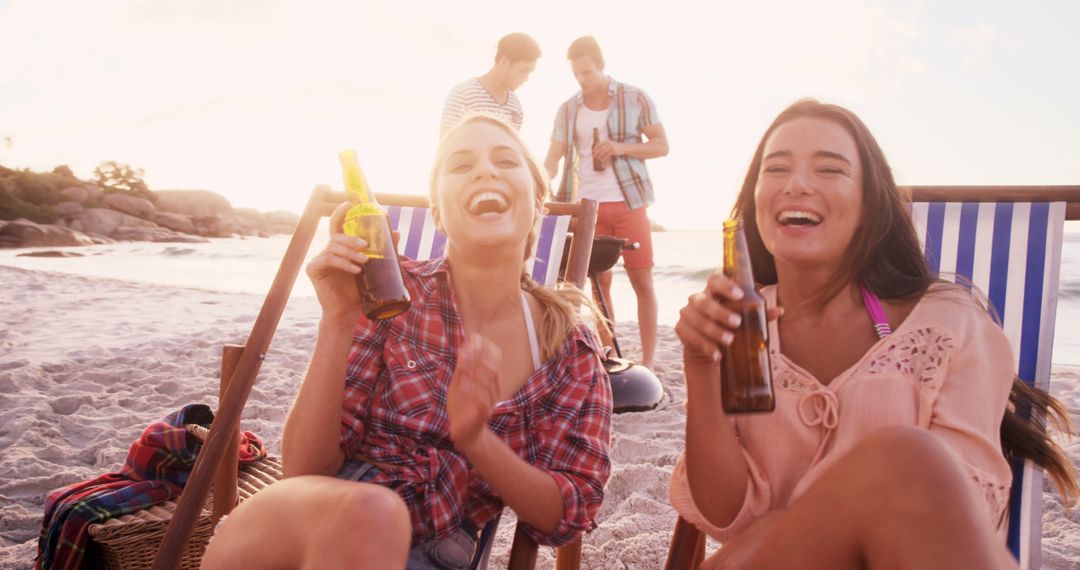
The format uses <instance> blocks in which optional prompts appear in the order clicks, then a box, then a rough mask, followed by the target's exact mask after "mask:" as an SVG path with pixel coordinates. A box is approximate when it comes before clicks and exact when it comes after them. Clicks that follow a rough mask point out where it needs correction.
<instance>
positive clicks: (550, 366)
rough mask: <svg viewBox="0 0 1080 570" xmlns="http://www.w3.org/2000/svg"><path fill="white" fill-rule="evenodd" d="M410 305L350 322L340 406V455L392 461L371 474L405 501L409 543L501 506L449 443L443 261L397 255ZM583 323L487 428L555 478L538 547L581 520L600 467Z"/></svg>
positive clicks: (599, 370)
mask: <svg viewBox="0 0 1080 570" xmlns="http://www.w3.org/2000/svg"><path fill="white" fill-rule="evenodd" d="M402 270H403V273H404V276H405V283H406V286H407V287H408V288H409V294H410V295H411V296H412V308H410V309H409V311H408V312H406V313H405V314H403V315H401V316H398V317H395V318H392V319H387V320H383V321H376V322H369V321H367V320H366V319H361V322H360V324H359V325H358V326H357V328H356V335H355V338H354V339H353V345H352V349H351V351H350V353H349V361H348V368H347V372H346V375H347V379H346V384H345V397H344V402H343V408H342V414H341V423H342V426H341V427H342V429H341V447H342V449H343V450H344V451H345V454H346V456H349V457H352V456H354V455H359V456H361V457H364V458H367V459H370V460H373V461H377V462H380V463H385V464H390V465H394V466H396V468H395V469H386V470H380V472H379V474H378V475H377V476H376V477H375V479H374V480H373V481H372V482H374V483H378V484H381V485H384V486H386V487H389V488H392V489H394V490H395V491H397V493H398V495H400V496H401V498H402V499H404V500H405V503H406V504H407V505H408V507H409V513H410V515H411V519H412V531H413V539H414V541H418V540H426V539H430V538H443V537H445V536H446V535H447V534H449V533H450V532H451V531H452V530H454V529H456V528H459V527H460V526H461V525H462V521H463V520H464V518H465V517H467V518H468V519H470V520H472V521H473V523H475V524H476V525H477V526H483V524H484V523H485V522H487V521H488V520H489V519H491V518H492V517H494V516H495V515H497V514H498V513H499V512H501V511H502V508H503V503H502V501H501V500H500V499H499V497H498V496H497V495H496V494H495V491H494V489H493V488H492V487H491V485H490V484H488V482H487V481H485V480H484V479H482V478H481V477H480V476H479V475H478V474H477V473H476V472H475V471H473V469H472V466H471V465H470V464H469V462H468V461H467V460H466V459H465V457H464V456H463V455H461V453H459V452H458V451H457V450H456V449H455V448H454V445H453V443H452V442H451V440H450V430H449V422H448V419H447V414H446V389H447V386H448V385H449V382H450V377H451V375H452V374H453V371H454V366H455V364H456V361H457V357H456V355H457V353H458V347H460V346H461V345H462V343H463V341H464V338H465V336H464V329H463V328H462V323H461V316H460V315H459V314H458V311H457V307H456V306H455V304H454V294H453V288H452V284H451V282H450V271H449V264H448V263H447V261H446V259H445V258H442V259H433V260H427V261H411V260H402ZM599 354H600V344H599V342H598V341H597V340H596V337H595V336H594V335H593V334H592V332H590V330H589V329H588V327H586V326H579V327H578V328H577V329H576V330H575V331H573V332H572V333H571V334H570V335H568V337H567V339H566V341H565V344H564V345H563V349H562V350H561V351H560V352H559V354H558V355H556V356H555V357H554V358H552V359H550V360H548V361H547V362H544V363H543V364H541V366H540V368H539V369H538V370H536V371H534V372H533V374H532V376H530V377H529V379H528V381H527V382H526V384H525V386H524V387H522V388H521V389H520V390H518V392H517V393H516V394H514V397H513V398H512V399H511V400H509V401H507V402H503V403H501V404H500V405H499V406H497V407H496V408H495V410H494V411H493V412H492V417H491V419H490V420H489V421H488V426H489V427H490V428H491V429H492V431H494V432H495V433H496V434H497V435H498V436H499V437H501V438H502V440H503V441H505V442H506V443H507V445H509V446H510V448H511V449H513V450H514V451H515V452H516V453H517V454H518V456H520V457H521V458H522V459H524V460H525V461H527V462H528V463H530V464H531V465H534V466H536V467H538V468H540V469H543V470H545V471H547V472H548V473H549V474H551V476H552V477H553V478H554V479H555V482H556V483H557V484H558V486H559V491H560V493H561V494H562V501H563V518H562V519H561V520H560V521H559V526H558V528H556V529H555V532H554V533H552V534H543V533H541V532H540V531H538V530H536V529H533V528H528V527H527V528H526V531H527V532H528V533H529V534H530V535H531V536H532V538H533V539H534V540H536V541H537V542H538V543H540V544H547V545H560V544H564V543H567V542H570V541H571V540H573V539H574V538H575V537H577V536H578V535H579V534H580V533H581V532H582V531H585V530H592V529H593V528H595V527H596V523H595V522H594V521H593V517H594V516H595V515H596V512H597V510H599V508H600V504H601V502H602V501H603V498H604V484H605V483H606V482H607V480H608V476H609V475H610V474H611V461H610V459H609V458H608V454H609V451H610V447H611V407H612V402H611V386H610V385H609V383H608V378H607V373H606V372H605V371H604V368H603V366H602V365H601V364H600V359H599Z"/></svg>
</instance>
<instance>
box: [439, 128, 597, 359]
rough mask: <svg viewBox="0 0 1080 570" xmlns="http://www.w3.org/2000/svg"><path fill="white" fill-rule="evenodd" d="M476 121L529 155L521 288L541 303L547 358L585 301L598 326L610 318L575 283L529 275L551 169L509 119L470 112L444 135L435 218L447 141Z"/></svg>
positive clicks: (576, 322) (541, 332)
mask: <svg viewBox="0 0 1080 570" xmlns="http://www.w3.org/2000/svg"><path fill="white" fill-rule="evenodd" d="M473 123H487V124H490V125H495V126H496V127H498V128H500V129H502V130H503V131H504V132H506V134H507V135H509V136H510V138H512V139H513V140H514V141H515V142H516V143H517V146H518V148H519V149H520V150H521V154H522V156H524V157H525V162H526V164H527V166H528V168H529V173H530V174H531V175H532V181H533V200H534V206H535V209H536V216H535V217H534V219H533V225H532V227H531V228H530V229H529V235H528V237H527V238H526V239H525V250H524V252H523V255H522V267H521V288H522V289H523V290H525V291H526V292H528V293H529V294H531V295H532V296H533V297H534V298H536V300H537V301H538V302H539V303H540V307H541V317H540V323H539V327H538V332H539V336H540V338H539V341H540V356H541V358H543V359H544V360H547V359H549V358H551V357H552V356H554V355H555V354H557V353H558V352H559V351H560V350H562V346H563V343H564V342H565V340H566V337H567V335H569V334H570V333H571V332H572V331H573V330H574V328H575V327H577V326H578V325H579V324H580V323H581V322H582V317H581V313H580V308H581V306H582V305H584V306H585V307H586V309H587V310H588V312H589V313H590V314H591V315H592V317H593V319H594V321H595V323H596V326H597V327H603V326H606V321H605V319H604V318H603V316H602V315H601V313H600V311H599V309H597V307H596V304H595V303H594V302H593V300H592V299H591V298H590V297H589V296H588V295H586V294H585V293H583V292H582V291H581V289H578V288H577V287H576V286H575V285H573V284H570V283H560V284H559V285H558V286H556V287H555V288H554V289H548V288H546V287H542V286H540V285H539V284H537V283H536V281H533V279H532V277H531V276H529V274H528V272H527V271H526V270H525V261H527V260H528V259H529V258H530V257H532V255H533V250H534V248H535V247H536V239H537V237H538V236H539V233H540V221H541V219H542V218H543V212H544V199H545V197H546V196H547V194H548V192H547V190H548V178H547V172H546V171H545V170H544V169H543V168H542V167H541V166H540V163H539V162H538V161H537V160H536V157H534V156H533V155H532V153H530V152H529V149H528V147H526V146H525V142H524V141H523V140H522V139H521V136H520V135H518V132H517V131H516V130H514V128H513V127H511V126H510V125H509V124H507V123H506V122H504V121H502V120H499V119H498V118H495V117H492V116H489V115H481V114H471V115H466V116H465V117H463V118H462V119H461V120H460V121H459V122H458V123H457V124H455V125H454V126H453V127H452V128H451V129H450V130H448V131H447V132H446V133H445V134H444V135H443V137H442V139H441V141H440V144H439V150H438V152H436V155H435V165H434V166H433V167H432V169H431V181H430V185H429V195H428V201H429V204H430V207H431V213H432V216H433V217H435V219H438V200H437V196H436V193H437V192H438V178H439V170H440V168H441V166H442V162H443V160H444V159H445V154H446V150H447V147H446V141H448V140H450V139H451V138H452V137H453V135H454V134H455V133H457V132H458V131H459V130H461V129H463V128H464V127H465V126H467V125H470V124H473Z"/></svg>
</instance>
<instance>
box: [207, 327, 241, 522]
mask: <svg viewBox="0 0 1080 570" xmlns="http://www.w3.org/2000/svg"><path fill="white" fill-rule="evenodd" d="M243 352H244V347H243V346H240V345H236V344H227V345H225V346H224V347H222V350H221V388H220V390H219V394H218V396H219V398H221V399H224V398H225V391H226V390H228V388H229V379H231V378H232V375H233V371H235V370H236V364H237V363H238V362H240V355H241V354H243ZM232 432H233V435H232V439H230V440H229V443H228V444H227V445H226V446H225V452H224V455H225V459H224V460H222V462H221V463H220V464H218V468H217V470H215V471H214V491H213V493H214V508H213V515H212V518H213V521H214V524H215V525H216V524H217V523H218V521H220V520H221V517H223V516H225V515H227V514H229V513H230V512H232V510H233V509H234V508H235V507H236V503H237V491H236V480H237V477H239V473H238V471H239V465H238V463H237V461H236V457H237V454H238V453H239V450H240V426H239V425H237V426H236V429H233V430H232ZM230 458H231V461H230Z"/></svg>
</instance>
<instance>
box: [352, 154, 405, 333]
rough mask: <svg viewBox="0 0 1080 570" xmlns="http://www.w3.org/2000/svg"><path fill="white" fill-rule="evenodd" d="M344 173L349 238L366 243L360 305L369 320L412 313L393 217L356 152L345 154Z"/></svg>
mask: <svg viewBox="0 0 1080 570" xmlns="http://www.w3.org/2000/svg"><path fill="white" fill-rule="evenodd" d="M339 158H340V159H341V172H342V174H343V175H344V177H345V192H346V194H347V195H348V197H349V201H350V202H352V207H351V208H349V211H348V212H346V213H345V223H344V225H343V228H342V229H343V230H344V232H345V235H347V236H353V237H358V238H361V239H363V240H364V241H366V242H367V247H366V248H364V249H363V250H362V251H363V253H364V254H365V255H367V256H368V262H367V263H365V264H364V265H363V269H362V270H361V271H360V273H359V274H358V275H357V276H356V286H357V288H358V289H359V291H360V304H361V306H362V309H363V311H364V314H365V315H367V318H369V319H373V320H377V319H388V318H390V317H393V316H395V315H399V314H401V313H404V312H405V311H407V310H408V309H409V291H408V290H407V289H406V288H405V282H404V281H403V280H402V278H401V265H400V264H399V263H398V257H397V251H395V250H394V239H393V236H392V235H391V233H390V217H389V216H387V215H386V212H384V211H383V209H382V208H381V207H379V203H378V202H377V201H375V195H374V194H373V193H372V192H371V190H370V189H369V188H368V185H367V181H366V180H364V173H363V172H362V171H361V170H360V163H359V162H358V161H357V160H356V152H355V151H352V150H346V151H342V153H341V154H340V155H339Z"/></svg>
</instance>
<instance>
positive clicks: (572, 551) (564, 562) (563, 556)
mask: <svg viewBox="0 0 1080 570" xmlns="http://www.w3.org/2000/svg"><path fill="white" fill-rule="evenodd" d="M579 568H581V537H580V536H579V537H577V540H575V541H574V542H571V543H570V544H564V545H563V546H560V547H559V548H557V549H556V550H555V570H578V569H579Z"/></svg>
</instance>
